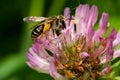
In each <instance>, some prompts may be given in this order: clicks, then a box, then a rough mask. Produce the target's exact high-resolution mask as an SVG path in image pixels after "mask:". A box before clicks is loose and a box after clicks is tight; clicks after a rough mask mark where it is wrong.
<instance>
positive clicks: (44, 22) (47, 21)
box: [23, 15, 66, 40]
mask: <svg viewBox="0 0 120 80" xmlns="http://www.w3.org/2000/svg"><path fill="white" fill-rule="evenodd" d="M23 20H24V21H25V22H39V24H37V25H36V26H35V27H34V29H33V31H32V34H31V38H32V40H36V39H39V38H40V37H41V35H43V34H45V33H46V32H47V31H49V30H52V32H55V33H56V34H57V35H59V34H60V33H61V30H62V29H64V28H65V27H66V25H65V18H64V17H63V16H62V15H59V16H52V17H48V18H45V17H36V16H29V17H25V18H24V19H23Z"/></svg>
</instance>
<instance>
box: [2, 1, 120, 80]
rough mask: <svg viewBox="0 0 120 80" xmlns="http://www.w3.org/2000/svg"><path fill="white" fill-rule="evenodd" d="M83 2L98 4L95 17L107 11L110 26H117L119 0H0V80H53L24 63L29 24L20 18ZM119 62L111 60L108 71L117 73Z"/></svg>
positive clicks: (119, 22)
mask: <svg viewBox="0 0 120 80" xmlns="http://www.w3.org/2000/svg"><path fill="white" fill-rule="evenodd" d="M86 3H88V4H90V5H93V4H95V5H97V6H98V9H99V18H100V16H101V14H102V12H103V11H104V12H107V13H109V21H110V27H115V29H116V30H117V31H118V29H120V0H0V80H53V79H52V78H51V77H50V76H49V75H46V74H41V73H38V72H36V71H34V70H32V69H30V68H29V67H28V66H27V64H26V61H27V58H26V52H27V51H28V50H29V47H31V44H32V40H31V37H30V35H31V27H32V26H33V24H28V23H25V22H23V18H24V17H26V16H45V17H48V16H54V15H60V14H63V11H64V8H65V7H70V8H71V12H72V13H74V10H75V8H76V7H77V6H78V5H79V4H86ZM98 21H99V20H98ZM110 29H111V28H110ZM119 62H120V61H119V59H116V60H114V61H113V67H114V72H113V73H112V74H113V75H116V76H118V77H119V75H120V73H119V71H120V68H119V67H118V66H119V65H120V64H119ZM118 80H120V79H118Z"/></svg>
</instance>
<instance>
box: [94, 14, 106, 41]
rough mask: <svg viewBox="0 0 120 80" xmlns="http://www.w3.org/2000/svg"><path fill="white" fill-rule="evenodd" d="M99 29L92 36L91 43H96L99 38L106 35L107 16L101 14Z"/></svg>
mask: <svg viewBox="0 0 120 80" xmlns="http://www.w3.org/2000/svg"><path fill="white" fill-rule="evenodd" d="M99 26H100V27H99V29H98V30H97V31H96V32H95V34H94V36H93V40H92V41H93V42H94V41H95V42H97V41H99V40H100V38H102V37H103V35H104V34H105V33H106V31H107V29H108V14H107V13H103V14H102V18H101V20H100V23H99Z"/></svg>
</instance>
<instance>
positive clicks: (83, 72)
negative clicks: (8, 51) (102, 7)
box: [27, 4, 120, 80]
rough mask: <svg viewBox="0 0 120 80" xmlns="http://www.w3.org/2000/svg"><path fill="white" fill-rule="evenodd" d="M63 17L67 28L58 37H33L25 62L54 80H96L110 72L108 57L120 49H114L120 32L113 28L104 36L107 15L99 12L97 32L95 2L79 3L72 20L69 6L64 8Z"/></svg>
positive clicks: (114, 55) (119, 42) (119, 40)
mask: <svg viewBox="0 0 120 80" xmlns="http://www.w3.org/2000/svg"><path fill="white" fill-rule="evenodd" d="M64 17H65V18H66V20H65V23H66V28H65V29H64V30H61V34H60V35H59V36H55V37H52V38H50V37H45V36H43V37H42V38H40V39H38V40H36V41H35V42H34V43H33V45H32V47H31V48H30V50H29V52H28V53H27V58H28V59H29V61H28V62H27V64H28V65H29V66H30V67H31V68H33V69H35V70H37V71H38V72H42V73H47V74H50V75H51V76H52V77H53V78H54V79H55V80H95V79H96V78H99V77H101V76H105V75H109V73H110V72H111V70H112V68H111V60H112V59H113V58H114V57H119V55H120V50H118V51H115V50H114V48H115V47H116V46H117V45H118V44H120V31H119V32H118V33H116V32H115V29H114V28H113V29H112V30H111V32H110V34H109V35H108V36H107V37H104V34H105V33H106V32H107V29H108V28H109V22H108V14H107V13H105V12H103V13H102V17H101V19H100V21H99V27H98V30H96V31H95V30H94V25H95V23H96V22H97V18H98V9H97V6H95V5H93V6H92V7H90V6H89V5H88V4H84V5H79V6H78V7H77V8H76V11H75V15H73V16H72V19H71V20H70V9H69V8H66V9H65V11H64ZM46 35H47V36H51V34H46ZM53 35H55V33H54V34H53Z"/></svg>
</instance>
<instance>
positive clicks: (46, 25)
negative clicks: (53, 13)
mask: <svg viewBox="0 0 120 80" xmlns="http://www.w3.org/2000/svg"><path fill="white" fill-rule="evenodd" d="M49 29H50V23H48V24H45V26H44V29H43V33H45V32H46V31H47V30H49Z"/></svg>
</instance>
